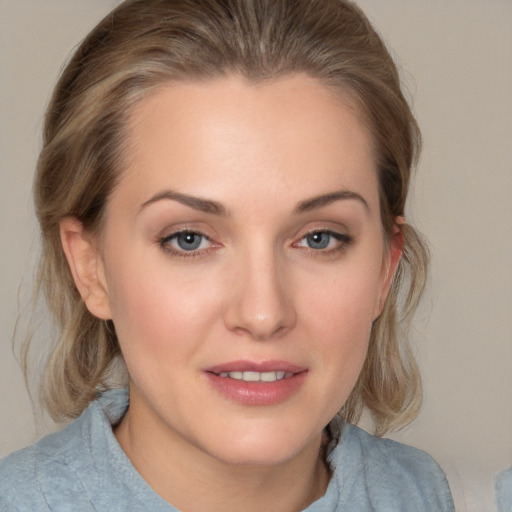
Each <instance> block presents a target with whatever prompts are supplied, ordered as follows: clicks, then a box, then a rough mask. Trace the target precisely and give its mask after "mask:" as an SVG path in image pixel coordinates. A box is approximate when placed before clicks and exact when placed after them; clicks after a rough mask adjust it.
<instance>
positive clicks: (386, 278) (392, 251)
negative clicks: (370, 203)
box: [374, 217, 405, 320]
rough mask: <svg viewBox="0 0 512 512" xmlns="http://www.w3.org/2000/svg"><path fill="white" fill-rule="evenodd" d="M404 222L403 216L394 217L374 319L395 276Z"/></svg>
mask: <svg viewBox="0 0 512 512" xmlns="http://www.w3.org/2000/svg"><path fill="white" fill-rule="evenodd" d="M404 224H405V220H404V218H403V217H397V218H396V219H395V226H394V228H393V236H392V237H391V240H390V241H389V246H388V248H387V251H386V254H385V255H384V259H383V262H382V270H381V282H382V286H381V292H380V296H379V301H378V304H377V305H376V310H375V318H374V320H376V319H377V318H378V317H379V316H380V314H381V313H382V310H383V309H384V304H385V303H386V298H387V296H388V293H389V289H390V288H391V284H392V282H393V278H394V277H395V272H396V269H397V267H398V264H399V263H400V259H401V258H402V253H403V250H404V235H403V232H402V229H401V226H402V225H404Z"/></svg>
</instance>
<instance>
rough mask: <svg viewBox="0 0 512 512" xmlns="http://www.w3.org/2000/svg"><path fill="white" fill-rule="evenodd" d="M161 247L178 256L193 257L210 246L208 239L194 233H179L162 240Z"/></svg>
mask: <svg viewBox="0 0 512 512" xmlns="http://www.w3.org/2000/svg"><path fill="white" fill-rule="evenodd" d="M159 243H160V245H161V247H162V248H163V249H164V250H165V251H168V252H170V253H173V254H177V255H178V256H194V255H196V254H198V253H199V252H201V251H204V250H205V249H208V248H209V247H210V246H211V241H210V239H209V238H208V237H207V236H206V235H203V234H202V233H197V232H195V231H179V232H177V233H173V234H171V235H168V236H166V237H164V238H162V239H161V240H160V241H159Z"/></svg>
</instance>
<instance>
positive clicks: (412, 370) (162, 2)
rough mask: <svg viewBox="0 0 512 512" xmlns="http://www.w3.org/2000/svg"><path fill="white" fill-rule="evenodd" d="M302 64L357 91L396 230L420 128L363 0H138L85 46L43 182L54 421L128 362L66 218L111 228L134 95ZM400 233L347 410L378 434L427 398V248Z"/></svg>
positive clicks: (54, 108) (40, 203) (40, 175)
mask: <svg viewBox="0 0 512 512" xmlns="http://www.w3.org/2000/svg"><path fill="white" fill-rule="evenodd" d="M294 72H297V73H306V74H308V75H310V76H312V77H314V78H317V79H318V80H320V81H321V82H322V83H324V84H325V85H327V86H329V87H333V88H335V89H339V90H340V91H342V92H343V93H345V94H347V93H348V94H349V95H350V96H351V97H352V98H354V99H355V101H356V103H357V105H358V107H359V109H360V112H361V115H362V118H363V119H364V121H365V123H366V124H367V126H368V128H369V130H370V132H371V134H372V138H373V150H374V155H375V160H376V164H377V169H378V173H379V186H380V197H381V213H382V223H383V231H384V232H385V234H386V235H385V236H386V237H387V238H388V239H390V237H391V234H392V232H393V226H394V223H395V219H396V217H397V216H401V215H403V214H404V208H405V202H406V197H407V192H408V187H409V181H410V175H411V169H412V168H413V167H414V165H415V163H416V160H417V156H418V153H419V148H420V134H419V130H418V128H417V125H416V122H415V119H414V117H413V115H412V113H411V110H410V108H409V106H408V104H407V101H406V100H405V98H404V96H403V94H402V91H401V86H400V80H399V75H398V71H397V69H396V66H395V64H394V63H393V60H392V59H391V57H390V55H389V53H388V51H387V50H386V48H385V46H384V44H383V42H382V40H381V39H380V37H379V36H378V35H377V33H376V32H375V30H374V29H373V27H372V26H371V25H370V23H369V21H368V20H367V18H366V17H365V15H364V14H363V13H362V12H361V10H360V9H359V8H358V7H357V6H356V5H354V4H353V3H352V2H349V1H344V0H127V1H125V2H123V3H122V4H120V5H119V6H118V7H117V8H116V9H115V10H114V11H113V12H112V13H110V14H109V15H108V16H107V17H106V18H105V19H104V20H103V21H101V22H100V23H99V25H98V26H97V27H96V28H95V29H94V30H93V31H92V32H91V34H90V35H89V36H88V37H87V38H86V39H85V40H84V41H83V42H82V44H81V45H80V46H79V48H78V49H77V51H76V52H75V54H74V56H73V57H72V58H71V60H70V62H69V63H68V64H67V66H66V68H65V69H64V71H63V73H62V76H61V78H60V80H59V82H58V84H57V86H56V89H55V91H54V94H53V97H52V99H51V102H50V104H49V107H48V110H47V114H46V120H45V128H44V141H43V148H42V150H41V154H40V157H39V162H38V168H37V175H36V181H35V192H34V193H35V205H36V211H37V215H38V219H39V222H40V228H41V240H42V255H41V260H40V265H39V270H38V271H39V279H38V287H39V288H38V290H39V292H40V293H42V294H44V296H45V298H46V302H47V305H48V308H49V310H50V312H51V314H52V316H53V319H54V321H55V323H56V325H57V326H58V329H59V333H58V339H56V341H55V344H54V346H52V347H51V354H50V357H49V360H48V362H47V365H46V369H45V374H44V376H43V379H42V398H43V401H44V403H45V405H46V407H47V408H48V410H49V412H50V413H51V415H52V416H53V417H54V418H56V419H66V418H72V417H76V416H78V415H79V414H80V413H81V412H82V411H83V409H84V408H85V407H86V406H87V405H88V403H89V402H90V401H91V400H93V399H94V398H95V396H96V395H97V393H98V391H100V390H102V389H105V388H108V387H109V376H110V375H111V370H112V367H113V366H115V364H116V362H118V361H120V360H121V361H122V357H121V355H120V352H119V347H118V343H117V339H116V334H115V328H114V326H113V325H112V324H111V322H107V323H106V322H104V321H102V320H99V319H97V318H95V317H94V316H92V315H91V314H90V313H89V311H88V310H87V308H86V307H85V305H84V303H83V301H82V299H81V297H80V295H79V293H78V291H77V290H76V288H75V285H74V283H73V279H72V276H71V273H70V270H69V268H68V265H67V262H66V259H65V256H64V253H63V250H62V248H61V242H60V237H59V222H60V221H61V220H62V219H63V218H64V217H67V216H73V217H76V218H77V219H78V220H79V221H80V222H82V223H83V225H84V226H85V227H86V228H87V229H88V230H91V232H100V231H101V223H102V218H103V212H104V207H105V203H106V201H107V199H108V197H109V195H110V193H111V191H112V190H113V188H114V187H115V185H116V180H117V179H118V176H119V175H120V174H121V173H122V171H123V166H124V165H125V162H124V160H123V155H124V154H125V151H124V146H125V144H126V142H127V141H126V140H125V127H126V124H127V119H128V116H129V114H130V112H131V111H132V109H133V107H134V105H135V104H136V103H137V102H138V101H140V100H141V99H142V98H144V97H146V96H147V95H148V94H149V93H150V92H151V91H152V90H155V88H157V87H159V86H160V85H162V84H164V83H168V82H169V81H173V80H208V79H211V78H214V77H219V76H222V75H226V74H229V73H234V74H239V75H242V76H244V77H246V78H247V79H248V80H252V81H261V80H271V79H274V78H277V77H279V76H282V75H285V74H289V73H294ZM401 229H402V231H403V236H404V253H403V257H402V260H401V262H400V264H399V269H398V271H397V273H396V275H395V278H394V282H393V285H392V288H391V292H390V294H389V296H388V298H387V301H386V304H385V306H384V310H383V313H382V315H381V316H380V317H379V318H378V319H377V320H376V321H375V322H374V325H373V329H372V334H371V340H370V346H369V353H368V356H367V359H366V363H365V366H364V368H363V371H362V373H361V376H360V378H359V380H358V382H357V385H356V387H355V389H354V391H353V392H352V394H351V395H350V397H349V399H348V401H347V402H346V404H345V405H344V406H343V408H342V410H341V411H340V414H341V415H342V417H343V418H344V419H346V420H348V421H351V422H357V420H358V419H359V417H360V415H361V413H362V411H363V409H364V408H367V409H368V410H369V412H370V413H371V415H372V416H373V419H374V423H375V431H376V433H377V434H379V435H380V434H383V433H385V432H386V431H388V430H390V429H393V428H397V427H399V426H402V425H404V424H405V423H407V422H408V421H410V420H411V419H412V418H414V416H415V415H416V414H417V412H418V409H419V405H420V402H421V384H420V379H419V374H418V370H417V367H416V364H415V362H414V358H413V356H412V354H411V350H410V348H409V345H408V342H407V337H406V334H407V332H406V331H407V327H408V326H409V324H410V320H411V317H412V315H413V313H414V310H415V308H416V306H417V303H418V300H419V297H420V295H421V292H422V290H423V286H424V282H425V276H426V268H427V260H428V255H427V251H426V248H425V245H424V243H423V242H422V240H421V238H420V237H419V236H418V234H417V233H416V232H415V230H414V229H413V228H412V227H411V226H409V225H404V226H402V228H401ZM29 344H30V340H28V341H27V346H26V351H25V353H27V351H28V348H27V347H28V345H29ZM25 371H27V370H25Z"/></svg>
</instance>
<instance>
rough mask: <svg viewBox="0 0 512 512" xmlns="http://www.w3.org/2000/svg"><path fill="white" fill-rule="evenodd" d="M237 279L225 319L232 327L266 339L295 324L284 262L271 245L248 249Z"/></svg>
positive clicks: (243, 256) (257, 337) (240, 259)
mask: <svg viewBox="0 0 512 512" xmlns="http://www.w3.org/2000/svg"><path fill="white" fill-rule="evenodd" d="M237 267H238V272H236V282H234V283H233V290H234V293H233V295H232V297H231V303H230V305H229V311H228V313H227V315H226V320H227V324H228V326H229V328H231V329H233V330H236V331H238V332H243V333H246V334H249V335H250V336H251V337H253V338H254V339H258V340H265V339H269V338H272V337H275V336H279V335H282V334H283V333H284V332H286V331H287V330H289V329H290V328H291V327H292V326H293V324H294V323H295V320H296V318H295V309H294V305H293V301H292V299H291V295H290V289H289V283H287V276H286V274H287V272H286V269H285V268H284V267H285V265H284V261H282V258H280V257H279V254H278V253H277V252H276V251H275V250H274V248H273V247H272V245H271V244H265V243H260V244H257V247H255V246H253V247H252V248H248V249H247V250H246V251H245V252H244V253H243V255H241V257H240V258H239V261H238V262H237Z"/></svg>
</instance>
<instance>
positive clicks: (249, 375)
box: [219, 371, 293, 382]
mask: <svg viewBox="0 0 512 512" xmlns="http://www.w3.org/2000/svg"><path fill="white" fill-rule="evenodd" d="M292 375H293V373H290V372H283V371H277V372H261V373H260V372H221V373H219V377H224V378H227V377H229V378H230V379H236V380H243V381H245V382H274V381H276V380H281V379H287V378H289V377H291V376H292Z"/></svg>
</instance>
